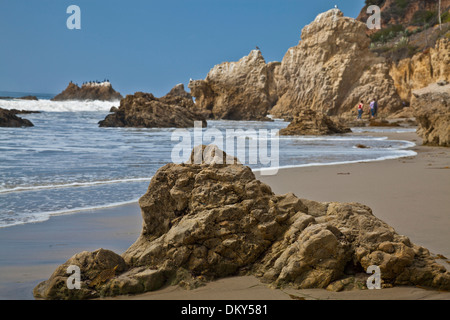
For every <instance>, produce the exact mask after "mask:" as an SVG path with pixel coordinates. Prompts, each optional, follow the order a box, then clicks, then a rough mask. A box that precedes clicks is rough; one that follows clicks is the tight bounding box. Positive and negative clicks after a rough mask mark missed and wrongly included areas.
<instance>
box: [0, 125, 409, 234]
mask: <svg viewBox="0 0 450 320" xmlns="http://www.w3.org/2000/svg"><path fill="white" fill-rule="evenodd" d="M398 134H408V133H405V132H402V133H397V132H393V133H387V132H370V131H368V132H356V133H350V134H347V135H349V136H370V137H380V138H385V139H383V140H386V141H396V142H404V143H410V144H411V145H409V146H405V147H401V148H398V149H396V150H398V151H405V152H407V151H408V150H411V148H414V147H416V146H417V145H416V144H415V143H414V142H411V141H409V140H407V139H395V137H393V138H392V139H391V137H390V136H389V135H398ZM410 152H411V154H409V155H398V156H384V157H380V158H376V159H365V160H349V161H339V162H329V163H306V164H299V165H289V166H280V167H275V168H258V169H252V171H253V172H254V173H255V175H260V174H261V173H262V172H264V171H273V170H277V171H278V172H279V171H282V170H291V169H298V168H309V167H327V166H338V165H351V164H358V163H371V162H382V161H386V160H396V159H402V158H405V157H414V156H417V152H414V151H410ZM261 176H262V177H264V175H262V174H261ZM152 178H153V176H150V177H148V178H131V179H122V180H109V181H108V180H107V181H94V182H88V183H82V182H80V183H68V184H62V185H50V186H46V185H43V186H34V187H16V188H13V189H0V194H5V193H10V192H17V191H32V190H45V189H54V188H55V189H57V188H67V189H70V188H72V187H80V186H95V185H107V184H115V183H121V182H140V181H148V182H150V181H151V179H152ZM139 197H140V196H139ZM138 201H139V198H137V199H133V200H127V201H121V202H116V203H110V204H107V205H99V206H92V207H86V208H74V209H70V210H69V209H68V210H59V211H52V212H37V213H35V214H36V215H37V216H40V215H44V216H45V217H43V218H42V219H41V220H36V221H30V222H15V223H14V224H11V225H6V226H0V230H1V229H4V228H10V227H16V226H20V225H25V224H35V223H42V222H46V221H48V220H49V219H51V218H53V217H58V216H66V215H72V214H78V213H83V212H89V211H96V210H104V209H109V208H118V207H122V206H126V205H130V204H137V203H138Z"/></svg>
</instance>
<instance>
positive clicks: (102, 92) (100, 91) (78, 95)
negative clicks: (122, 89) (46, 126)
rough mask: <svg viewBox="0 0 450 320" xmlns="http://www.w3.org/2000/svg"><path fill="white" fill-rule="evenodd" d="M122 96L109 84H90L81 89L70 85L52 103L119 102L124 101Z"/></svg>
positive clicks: (72, 84)
mask: <svg viewBox="0 0 450 320" xmlns="http://www.w3.org/2000/svg"><path fill="white" fill-rule="evenodd" d="M122 98H123V97H122V95H121V94H120V93H119V92H117V91H115V90H114V89H113V87H112V86H111V83H109V82H103V83H92V84H90V83H88V84H84V85H83V86H82V87H81V88H80V87H79V86H78V85H76V84H74V83H72V82H71V83H69V85H68V86H67V88H66V89H65V90H64V91H63V92H61V93H60V94H58V95H57V96H55V97H54V98H53V99H52V101H65V100H102V101H117V100H120V99H122Z"/></svg>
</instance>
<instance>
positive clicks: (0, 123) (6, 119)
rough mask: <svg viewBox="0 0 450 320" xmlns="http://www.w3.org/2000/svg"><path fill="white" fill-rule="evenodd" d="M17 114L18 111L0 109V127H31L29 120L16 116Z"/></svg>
mask: <svg viewBox="0 0 450 320" xmlns="http://www.w3.org/2000/svg"><path fill="white" fill-rule="evenodd" d="M17 113H19V112H18V110H6V109H2V108H0V127H12V128H20V127H33V123H31V121H30V120H27V119H22V118H20V117H18V116H16V114H17Z"/></svg>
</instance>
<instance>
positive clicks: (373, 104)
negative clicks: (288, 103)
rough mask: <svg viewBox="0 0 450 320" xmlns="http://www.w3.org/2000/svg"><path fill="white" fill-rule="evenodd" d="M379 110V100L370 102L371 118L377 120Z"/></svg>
mask: <svg viewBox="0 0 450 320" xmlns="http://www.w3.org/2000/svg"><path fill="white" fill-rule="evenodd" d="M377 109H378V104H377V100H376V99H373V100H372V101H371V102H370V117H371V118H375V117H376V115H377Z"/></svg>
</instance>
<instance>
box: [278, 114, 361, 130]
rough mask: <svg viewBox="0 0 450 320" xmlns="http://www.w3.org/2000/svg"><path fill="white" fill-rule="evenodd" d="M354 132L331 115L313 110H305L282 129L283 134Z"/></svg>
mask: <svg viewBox="0 0 450 320" xmlns="http://www.w3.org/2000/svg"><path fill="white" fill-rule="evenodd" d="M349 132H352V131H351V129H350V128H348V127H346V126H344V125H342V124H341V123H339V122H335V121H333V120H331V118H330V117H328V116H326V115H324V114H321V113H317V112H315V111H313V110H310V109H308V110H304V111H302V112H300V114H299V115H298V116H297V117H295V118H294V121H293V122H291V123H290V124H289V126H288V127H287V128H285V129H282V130H280V135H281V136H306V135H313V136H322V135H330V134H340V133H349Z"/></svg>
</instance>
